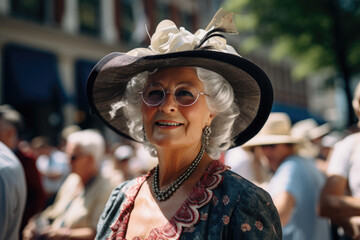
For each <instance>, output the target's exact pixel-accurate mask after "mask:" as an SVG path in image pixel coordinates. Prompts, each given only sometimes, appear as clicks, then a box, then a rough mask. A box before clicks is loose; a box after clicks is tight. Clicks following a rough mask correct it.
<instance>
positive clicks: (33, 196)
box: [0, 105, 46, 238]
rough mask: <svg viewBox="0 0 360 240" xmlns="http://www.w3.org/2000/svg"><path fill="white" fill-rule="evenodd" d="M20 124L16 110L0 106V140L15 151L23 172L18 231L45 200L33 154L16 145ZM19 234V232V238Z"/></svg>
mask: <svg viewBox="0 0 360 240" xmlns="http://www.w3.org/2000/svg"><path fill="white" fill-rule="evenodd" d="M22 125H23V122H22V117H21V115H20V113H19V112H18V111H16V110H15V109H13V108H12V107H11V106H9V105H1V106H0V141H1V142H3V143H4V144H5V145H6V146H7V147H8V148H10V149H11V150H12V151H13V152H14V153H15V155H16V156H17V158H18V159H19V161H20V163H21V165H22V166H23V169H24V172H25V181H26V186H27V187H26V205H25V210H24V214H23V218H22V222H21V226H20V233H21V232H22V230H23V228H24V227H25V225H26V224H27V222H28V220H29V219H30V218H31V217H32V216H34V215H35V214H36V213H38V212H40V211H41V210H43V208H44V206H45V202H46V194H45V191H44V189H43V186H42V183H41V178H40V173H39V171H38V170H37V168H36V165H35V157H34V155H32V154H30V152H29V151H28V152H26V153H25V152H23V151H22V150H21V149H20V148H19V147H18V143H19V137H18V130H19V128H20V127H21V126H22ZM21 236H22V235H21V234H20V238H21Z"/></svg>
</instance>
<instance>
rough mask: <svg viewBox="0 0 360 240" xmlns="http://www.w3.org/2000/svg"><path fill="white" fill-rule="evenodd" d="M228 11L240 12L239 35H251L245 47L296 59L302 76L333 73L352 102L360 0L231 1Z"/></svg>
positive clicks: (359, 63)
mask: <svg viewBox="0 0 360 240" xmlns="http://www.w3.org/2000/svg"><path fill="white" fill-rule="evenodd" d="M224 7H225V8H226V9H227V10H230V11H233V12H235V13H239V14H236V18H235V21H236V23H237V25H238V28H239V31H241V33H242V34H246V35H247V36H249V37H248V38H247V39H246V40H245V41H243V44H242V47H246V48H247V49H248V50H249V49H250V50H251V49H254V48H256V47H258V46H259V44H267V45H268V46H271V49H272V55H271V56H272V57H274V58H276V59H282V58H284V57H286V56H291V57H292V58H294V59H296V60H297V61H296V62H297V64H296V67H295V69H294V73H295V76H297V77H299V78H301V77H306V76H308V75H309V74H312V73H314V72H317V71H319V70H323V69H327V70H329V69H331V70H332V72H333V75H334V76H335V75H337V76H340V77H342V79H343V80H344V83H345V84H344V87H345V91H346V93H347V95H348V101H350V100H351V91H350V86H349V83H350V79H351V78H352V77H354V76H356V75H358V74H359V73H360V0H228V1H227V2H226V3H225V6H224ZM349 109H351V107H350V108H349ZM351 112H352V110H351Z"/></svg>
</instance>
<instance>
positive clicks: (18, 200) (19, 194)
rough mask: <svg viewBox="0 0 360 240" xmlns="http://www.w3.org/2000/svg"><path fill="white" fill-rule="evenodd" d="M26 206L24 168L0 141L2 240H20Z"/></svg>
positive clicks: (0, 227) (0, 235)
mask: <svg viewBox="0 0 360 240" xmlns="http://www.w3.org/2000/svg"><path fill="white" fill-rule="evenodd" d="M0 121H1V120H0ZM1 130H2V129H1V124H0V132H1ZM25 204H26V182H25V174H24V170H23V167H22V165H21V163H20V162H19V159H18V158H17V157H16V156H15V155H14V153H13V152H12V151H11V150H10V149H9V148H8V147H7V146H6V145H5V144H3V143H2V142H1V141H0V239H4V240H18V239H19V237H20V236H19V235H20V225H21V221H22V217H23V213H24V209H25Z"/></svg>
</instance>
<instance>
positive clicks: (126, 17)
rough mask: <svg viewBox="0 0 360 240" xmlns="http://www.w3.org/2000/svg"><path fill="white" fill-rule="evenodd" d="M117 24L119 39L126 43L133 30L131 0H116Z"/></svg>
mask: <svg viewBox="0 0 360 240" xmlns="http://www.w3.org/2000/svg"><path fill="white" fill-rule="evenodd" d="M116 7H117V14H118V17H117V26H118V28H119V34H120V39H121V40H122V41H124V42H126V43H129V42H130V41H131V36H132V33H133V31H134V22H135V20H134V14H133V9H132V8H133V6H132V1H131V0H121V1H117V4H116Z"/></svg>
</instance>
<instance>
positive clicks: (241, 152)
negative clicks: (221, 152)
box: [225, 147, 271, 186]
mask: <svg viewBox="0 0 360 240" xmlns="http://www.w3.org/2000/svg"><path fill="white" fill-rule="evenodd" d="M225 164H226V165H228V166H229V167H231V170H232V171H234V172H236V173H237V174H239V175H240V176H242V177H244V178H246V179H247V180H249V181H251V182H253V183H255V184H256V185H258V186H265V185H266V184H267V182H268V181H269V179H270V177H271V172H270V171H269V168H268V166H267V159H265V158H264V155H263V154H262V151H261V149H260V148H258V147H236V148H232V149H230V150H228V151H226V153H225Z"/></svg>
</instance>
